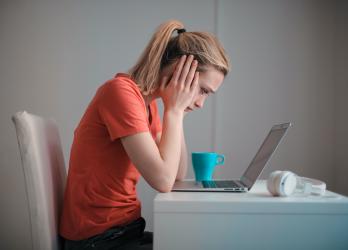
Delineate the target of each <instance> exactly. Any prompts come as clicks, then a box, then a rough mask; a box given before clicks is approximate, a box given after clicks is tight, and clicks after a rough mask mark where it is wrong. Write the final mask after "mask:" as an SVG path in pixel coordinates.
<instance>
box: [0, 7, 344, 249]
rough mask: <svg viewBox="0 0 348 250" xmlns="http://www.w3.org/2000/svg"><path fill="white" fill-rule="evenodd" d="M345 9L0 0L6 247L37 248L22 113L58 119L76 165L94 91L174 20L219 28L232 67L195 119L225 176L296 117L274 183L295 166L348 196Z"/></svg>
mask: <svg viewBox="0 0 348 250" xmlns="http://www.w3.org/2000/svg"><path fill="white" fill-rule="evenodd" d="M340 2H341V5H340V6H343V5H344V6H345V10H347V4H346V3H345V4H343V2H344V1H340ZM336 9H337V8H336V2H332V1H329V0H327V1H315V0H313V1H309V0H305V1H302V0H301V1H300V0H296V1H290V0H288V1H285V0H282V1H276V0H272V1H270V0H263V1H257V0H254V1H251V0H249V1H248V0H244V1H242V0H239V1H238V0H234V1H227V0H226V1H225V0H221V1H209V0H204V1H198V0H180V1H156V0H151V1H146V3H145V2H144V1H140V0H139V1H134V0H133V1H127V2H115V1H98V2H97V1H82V0H81V1H68V0H66V1H43V0H42V1H39V0H35V1H30V2H28V1H24V0H16V1H11V0H6V1H1V3H0V34H1V45H0V54H1V60H0V63H1V64H0V75H1V80H0V81H1V82H0V84H1V85H0V86H1V89H0V90H1V91H0V112H1V113H0V114H1V117H2V118H1V123H0V131H1V132H0V133H1V142H0V176H1V182H0V190H1V191H0V192H1V194H0V204H1V206H0V216H1V217H0V218H1V222H2V223H1V226H0V248H1V249H31V248H30V235H29V232H28V230H29V224H28V214H27V210H26V203H25V202H26V201H25V190H24V184H23V182H24V178H23V174H22V172H21V165H20V158H19V155H18V147H17V142H16V136H15V131H14V128H13V126H12V124H11V121H10V117H11V115H12V114H13V113H15V112H16V111H18V110H22V109H26V110H28V111H30V112H32V113H36V114H39V115H43V116H48V117H54V118H55V119H56V120H57V122H58V124H59V127H60V132H61V137H62V142H63V145H64V153H65V158H66V162H68V159H69V150H70V144H71V142H72V134H73V130H74V128H75V126H76V124H77V123H78V121H79V119H80V117H81V116H82V114H83V112H84V109H85V107H86V105H87V104H88V102H89V101H90V99H91V98H92V96H93V95H94V93H95V90H96V89H97V88H98V86H99V85H101V84H102V83H103V82H104V81H105V80H107V79H109V78H111V77H112V76H113V75H114V74H115V73H116V72H120V71H125V70H127V69H128V68H129V67H130V66H131V65H132V64H133V63H134V62H135V60H136V59H137V57H138V56H139V54H140V53H141V51H142V50H143V48H144V47H145V44H146V43H147V42H148V40H149V38H150V36H151V34H152V32H153V31H154V29H155V27H156V26H157V25H158V24H159V23H161V22H162V21H164V20H167V19H170V18H176V19H179V20H182V21H183V22H184V23H185V24H186V28H187V30H189V31H190V30H205V31H210V32H217V33H218V36H219V37H220V38H221V41H222V43H223V44H224V46H225V48H226V49H227V51H228V53H229V55H230V57H231V61H232V72H231V74H230V75H229V76H228V77H227V78H226V80H225V83H224V85H223V86H222V88H221V90H220V91H219V92H218V93H217V94H216V95H215V96H214V97H212V98H211V99H210V100H208V101H207V103H206V105H205V108H204V109H203V110H201V111H198V112H196V113H193V114H190V115H189V116H188V117H187V118H186V120H185V129H186V136H187V143H188V147H189V151H196V150H197V151H198V150H199V151H201V150H217V151H219V152H221V153H224V154H225V155H226V165H225V166H224V167H222V168H220V169H218V170H217V172H216V177H228V176H236V177H238V176H239V175H241V174H242V172H243V170H244V169H245V167H246V166H247V165H248V163H249V161H250V160H251V157H252V156H253V154H254V153H255V152H256V150H257V148H258V147H259V144H260V143H261V142H262V140H263V138H264V136H265V135H266V133H267V132H268V130H269V128H270V127H271V125H272V124H273V123H276V122H283V121H291V122H293V123H294V126H293V128H291V130H290V131H289V133H288V135H287V136H286V138H285V140H284V141H283V143H282V145H281V146H280V147H279V150H278V151H277V153H276V155H275V156H274V157H273V159H272V160H271V162H270V164H269V166H268V167H267V169H266V170H265V171H264V175H263V177H267V174H268V173H269V172H270V171H271V170H275V169H290V170H293V171H296V172H297V173H299V174H303V175H307V176H311V177H316V178H320V179H322V180H325V181H326V182H327V183H328V186H329V188H330V189H331V190H335V188H337V190H340V191H341V192H346V193H348V187H347V185H346V182H345V181H344V179H343V178H342V177H340V176H342V175H343V174H345V175H347V160H346V159H345V157H344V154H345V153H346V152H347V144H346V141H347V129H346V128H347V118H346V115H345V112H346V111H345V107H346V106H347V95H348V91H347V81H346V79H347V75H346V74H347V73H345V72H344V68H347V59H346V58H347V32H346V31H345V30H347V29H345V28H346V26H347V25H346V23H347V14H346V13H347V11H344V10H341V11H339V12H337V13H336ZM336 16H337V17H339V18H337V17H336ZM335 22H337V23H338V24H339V25H338V26H337V27H338V29H337V30H338V31H337V32H336V33H335V34H334V27H336V23H335ZM335 39H336V40H335ZM344 39H345V40H344ZM344 41H345V42H344ZM337 48H339V49H338V50H337ZM334 49H335V51H336V53H335V61H334ZM341 52H342V54H343V55H345V56H342V55H341ZM343 52H344V53H345V54H344V53H343ZM337 72H338V73H337ZM336 73H337V78H336V77H335V76H336ZM334 74H335V75H334ZM334 80H336V85H334ZM345 104H346V105H345ZM335 107H336V109H335V110H336V113H335V114H336V120H335V119H334V108H335ZM334 121H336V123H335V122H334ZM335 124H336V125H335ZM341 124H342V125H341ZM344 124H345V125H344ZM334 135H335V138H336V140H334ZM335 149H337V150H335ZM334 156H335V157H334ZM334 164H335V166H336V168H335V170H336V173H337V175H336V177H334V173H335V171H334ZM192 176H193V174H192V170H191V169H190V170H189V177H192ZM335 185H336V186H337V187H336V186H335ZM138 191H139V195H140V198H141V200H142V202H143V216H144V217H145V218H146V219H147V222H148V226H147V229H148V230H152V228H153V227H152V225H153V223H152V218H153V216H152V208H153V205H152V203H153V198H154V196H155V194H156V193H155V192H154V191H153V190H151V188H149V186H148V185H147V184H146V183H145V182H144V181H141V183H140V184H139V186H138ZM18 239H20V240H18Z"/></svg>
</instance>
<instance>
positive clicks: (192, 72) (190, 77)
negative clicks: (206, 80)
mask: <svg viewBox="0 0 348 250" xmlns="http://www.w3.org/2000/svg"><path fill="white" fill-rule="evenodd" d="M197 66H198V62H197V60H193V62H192V64H191V68H190V71H189V72H188V75H187V77H186V82H185V83H184V84H185V88H186V89H187V90H189V89H190V88H191V85H192V81H193V79H194V77H195V73H196V70H197Z"/></svg>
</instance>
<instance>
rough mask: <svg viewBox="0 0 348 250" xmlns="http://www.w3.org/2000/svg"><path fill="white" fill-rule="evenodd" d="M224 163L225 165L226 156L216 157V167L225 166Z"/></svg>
mask: <svg viewBox="0 0 348 250" xmlns="http://www.w3.org/2000/svg"><path fill="white" fill-rule="evenodd" d="M224 163H225V156H224V155H219V154H218V155H217V157H216V165H224Z"/></svg>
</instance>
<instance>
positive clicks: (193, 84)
mask: <svg viewBox="0 0 348 250" xmlns="http://www.w3.org/2000/svg"><path fill="white" fill-rule="evenodd" d="M198 80H199V72H195V77H194V78H193V81H192V84H191V85H190V86H191V89H190V90H191V91H192V92H194V90H196V88H197V87H198Z"/></svg>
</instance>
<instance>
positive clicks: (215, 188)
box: [172, 123, 291, 192]
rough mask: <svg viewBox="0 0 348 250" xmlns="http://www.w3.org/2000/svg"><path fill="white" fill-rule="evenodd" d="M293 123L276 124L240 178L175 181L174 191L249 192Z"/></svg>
mask: <svg viewBox="0 0 348 250" xmlns="http://www.w3.org/2000/svg"><path fill="white" fill-rule="evenodd" d="M290 126H291V123H283V124H277V125H274V126H273V127H272V128H271V130H270V131H269V133H268V135H267V136H266V138H265V140H264V141H263V143H262V144H261V147H260V148H259V150H258V151H257V153H256V155H255V156H254V158H253V160H252V161H251V163H250V164H249V166H248V168H247V169H246V170H245V172H244V174H243V176H242V177H241V178H240V179H239V180H211V181H199V182H197V181H194V180H183V181H176V182H175V183H174V186H173V189H172V191H178V192H247V191H249V190H250V189H251V187H252V186H253V185H254V183H255V182H256V180H257V178H258V177H259V176H260V174H261V172H262V170H263V169H264V168H265V166H266V164H267V162H268V161H269V159H270V158H271V156H272V155H273V153H274V152H275V150H276V148H277V146H278V145H279V143H280V141H281V140H282V138H283V137H284V135H285V133H286V131H287V130H288V128H289V127H290Z"/></svg>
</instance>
